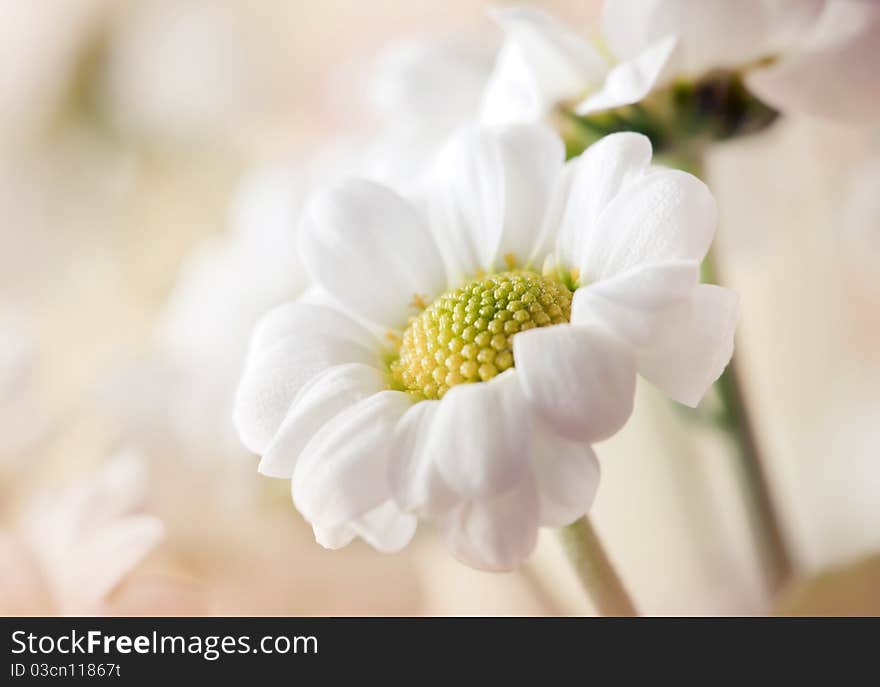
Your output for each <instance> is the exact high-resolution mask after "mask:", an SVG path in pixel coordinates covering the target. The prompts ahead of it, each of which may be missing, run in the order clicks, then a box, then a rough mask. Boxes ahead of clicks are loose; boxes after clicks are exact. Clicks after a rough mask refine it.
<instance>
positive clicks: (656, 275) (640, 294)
mask: <svg viewBox="0 0 880 687" xmlns="http://www.w3.org/2000/svg"><path fill="white" fill-rule="evenodd" d="M699 278H700V265H699V263H697V262H694V261H673V262H663V263H657V264H652V265H645V266H641V267H637V268H635V269H633V270H629V271H627V272H624V273H622V274H618V275H616V276H614V277H611V278H610V279H604V280H602V281H599V282H596V283H595V284H589V285H587V286H583V287H581V288H579V289H578V290H577V291H576V292H575V294H574V297H573V299H572V303H571V321H572V323H573V324H578V325H587V324H599V325H601V326H603V327H605V328H606V329H607V330H608V331H610V332H612V333H613V334H614V335H615V336H616V337H618V338H620V339H622V340H624V341H626V342H627V343H628V344H630V345H631V346H633V347H635V348H645V347H650V346H656V345H658V343H660V342H662V341H664V340H665V339H668V338H669V337H670V336H675V334H676V329H677V328H678V326H679V325H680V323H681V322H682V321H683V320H686V319H687V318H688V317H690V309H691V296H692V294H693V290H694V288H695V287H696V285H697V283H698V282H699Z"/></svg>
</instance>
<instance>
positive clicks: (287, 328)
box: [248, 290, 377, 358]
mask: <svg viewBox="0 0 880 687" xmlns="http://www.w3.org/2000/svg"><path fill="white" fill-rule="evenodd" d="M305 296H309V297H311V298H313V299H315V296H316V293H315V291H314V290H313V291H311V292H309V293H307V294H305ZM305 296H304V297H305ZM297 336H300V337H301V336H326V337H340V336H341V337H344V338H346V339H348V340H350V341H351V342H352V343H356V344H358V345H359V346H362V347H363V348H366V349H374V348H375V347H376V343H377V342H376V338H375V337H374V336H373V335H372V334H371V333H370V332H369V331H367V330H366V329H364V328H363V327H362V326H361V325H360V324H358V323H357V322H355V321H354V320H353V319H352V318H350V317H349V316H348V315H345V314H344V313H342V312H340V311H338V310H336V309H334V308H332V307H330V306H329V305H328V304H327V303H319V302H318V301H317V299H315V301H314V302H305V301H303V300H298V301H296V302H294V303H285V304H284V305H279V306H278V307H276V308H273V309H272V310H270V311H269V312H268V313H266V314H265V315H264V316H263V317H262V318H261V319H260V321H259V322H257V325H256V327H255V328H254V333H253V335H252V337H251V343H250V348H249V351H248V355H249V357H250V358H257V357H259V356H260V355H261V354H263V353H264V352H265V351H266V350H268V349H270V348H272V347H274V346H275V345H276V344H277V343H278V342H279V341H281V340H283V339H285V338H287V337H297Z"/></svg>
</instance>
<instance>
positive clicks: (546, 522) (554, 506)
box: [532, 427, 599, 527]
mask: <svg viewBox="0 0 880 687" xmlns="http://www.w3.org/2000/svg"><path fill="white" fill-rule="evenodd" d="M534 446H535V452H534V455H533V456H532V473H533V474H534V476H535V485H536V487H537V490H538V508H539V521H540V523H541V526H542V527H563V526H565V525H568V524H570V523H572V522H574V521H575V520H577V519H578V518H579V517H581V516H582V515H584V514H585V513H586V512H587V511H589V509H590V506H592V505H593V499H594V498H595V496H596V489H597V488H598V486H599V461H598V460H596V454H595V453H594V452H593V449H592V448H590V445H589V444H587V443H585V442H583V441H570V440H568V439H565V438H563V437H561V436H559V435H558V434H556V432H555V431H554V430H552V429H551V428H549V427H548V428H543V427H542V428H540V429H539V430H538V431H536V433H535V442H534Z"/></svg>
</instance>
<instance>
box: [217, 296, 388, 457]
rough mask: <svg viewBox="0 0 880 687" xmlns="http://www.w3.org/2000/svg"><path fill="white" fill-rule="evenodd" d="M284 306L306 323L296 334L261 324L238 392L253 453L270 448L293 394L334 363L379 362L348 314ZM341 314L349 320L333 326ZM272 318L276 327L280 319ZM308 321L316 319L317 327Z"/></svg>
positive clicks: (237, 412)
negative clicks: (364, 344) (270, 328)
mask: <svg viewBox="0 0 880 687" xmlns="http://www.w3.org/2000/svg"><path fill="white" fill-rule="evenodd" d="M285 312H286V313H287V314H289V315H290V318H289V320H285V321H288V322H294V321H300V322H301V323H302V324H303V325H304V327H303V329H302V330H300V332H299V333H291V334H286V330H284V329H277V330H274V333H273V334H272V335H270V334H269V331H268V325H267V328H266V329H258V330H257V332H256V335H255V340H254V343H253V344H252V345H251V351H250V354H249V355H248V361H247V364H246V366H245V370H244V374H243V375H242V379H241V381H240V382H239V385H238V390H237V391H236V395H235V408H234V413H233V420H234V422H235V427H236V429H237V430H238V433H239V437H240V438H241V441H242V443H243V444H244V445H245V446H247V447H248V448H249V449H250V450H251V451H253V452H254V453H260V454H262V453H264V452H265V450H266V448H267V446H268V445H269V442H270V441H271V440H272V438H273V437H274V435H275V433H276V432H277V431H278V428H279V427H280V426H281V423H282V422H283V421H284V417H285V415H287V411H288V410H289V409H290V404H291V403H292V402H293V399H294V398H295V397H296V395H297V394H298V393H299V391H300V389H302V387H303V386H304V385H305V384H306V383H307V382H309V381H311V380H312V379H313V378H314V377H315V376H317V375H318V374H320V373H321V372H324V371H325V370H327V369H328V368H330V367H333V366H335V365H343V364H345V363H363V364H365V365H376V364H377V363H378V362H379V358H378V355H377V353H376V351H375V350H370V349H367V348H365V347H364V346H363V345H361V342H360V341H361V334H360V333H361V332H362V330H361V329H360V328H359V327H357V325H355V324H354V323H352V322H351V321H350V320H348V318H346V317H345V316H343V315H339V314H338V313H333V311H330V310H328V309H326V308H322V307H320V306H304V305H299V306H296V307H291V308H289V309H288V310H286V311H285ZM310 314H311V315H315V316H316V317H315V318H314V320H312V319H310V318H309V315H310ZM331 314H332V316H331ZM336 318H339V319H338V322H339V323H340V324H343V323H345V324H344V326H342V327H341V328H339V329H332V328H328V327H327V326H326V325H327V324H328V323H329V322H334V321H337V319H336ZM272 322H273V325H272V326H273V328H274V326H275V325H276V324H278V323H280V322H281V319H278V320H273V321H272ZM306 323H314V328H313V329H310V328H309V324H306ZM331 329H332V331H331ZM353 336H354V337H355V338H352V337H353Z"/></svg>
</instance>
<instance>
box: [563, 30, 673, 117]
mask: <svg viewBox="0 0 880 687" xmlns="http://www.w3.org/2000/svg"><path fill="white" fill-rule="evenodd" d="M676 42H677V39H676V38H675V36H667V37H665V38H663V39H661V40H659V41H657V42H656V43H654V44H652V45H649V46H648V47H647V48H645V50H643V51H642V52H641V53H639V54H638V55H637V56H636V57H634V58H633V59H631V60H627V61H625V62H621V63H620V64H618V65H616V66H615V67H614V68H613V69H612V70H611V71H610V72H608V76H606V77H605V83H603V84H602V88H601V89H599V90H598V91H597V92H595V93H592V94H591V95H590V96H589V97H588V98H586V99H585V100H583V101H582V102H581V103H579V104H578V105H577V107H575V112H577V113H578V114H579V115H588V114H590V113H592V112H599V111H601V110H610V109H612V108H615V107H621V106H622V105H632V104H633V103H637V102H639V101H640V100H641V99H642V98H644V97H645V96H646V95H648V93H650V92H651V91H652V90H654V87H655V86H657V85H658V84H659V83H661V82H662V81H663V80H664V77H665V75H666V74H667V73H668V71H669V70H668V67H669V58H670V57H672V53H673V51H674V50H675V45H676Z"/></svg>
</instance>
